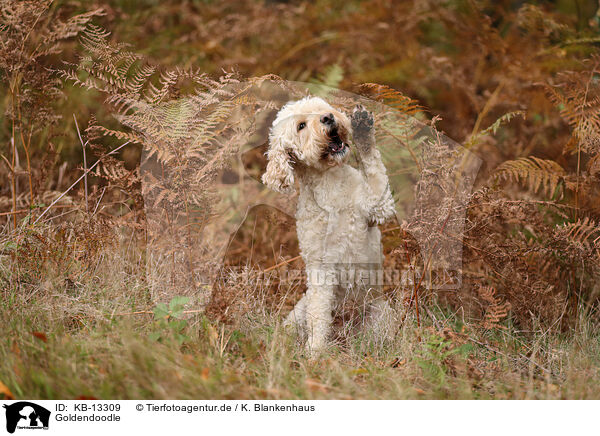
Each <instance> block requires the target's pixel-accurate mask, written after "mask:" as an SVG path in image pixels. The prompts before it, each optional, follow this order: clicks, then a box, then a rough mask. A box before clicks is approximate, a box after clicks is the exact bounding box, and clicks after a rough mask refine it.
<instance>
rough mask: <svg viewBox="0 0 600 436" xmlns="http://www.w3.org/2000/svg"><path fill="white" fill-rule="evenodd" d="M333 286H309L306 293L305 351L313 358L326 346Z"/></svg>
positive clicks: (330, 319)
mask: <svg viewBox="0 0 600 436" xmlns="http://www.w3.org/2000/svg"><path fill="white" fill-rule="evenodd" d="M334 294H335V286H334V285H330V284H324V285H322V284H319V285H311V286H309V288H308V291H307V292H306V297H307V304H306V327H307V331H308V340H307V342H306V348H307V350H308V351H309V352H310V353H311V354H312V355H313V356H314V355H316V354H318V353H319V352H320V351H322V350H323V349H324V348H325V347H326V346H327V338H328V336H329V332H330V330H331V325H332V323H333V316H332V313H331V312H332V309H333V302H334Z"/></svg>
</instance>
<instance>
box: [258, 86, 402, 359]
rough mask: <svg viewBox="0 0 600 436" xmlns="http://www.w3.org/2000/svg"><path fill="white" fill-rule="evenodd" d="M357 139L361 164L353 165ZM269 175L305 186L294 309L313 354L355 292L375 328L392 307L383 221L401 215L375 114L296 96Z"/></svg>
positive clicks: (283, 114) (274, 185)
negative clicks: (301, 280)
mask: <svg viewBox="0 0 600 436" xmlns="http://www.w3.org/2000/svg"><path fill="white" fill-rule="evenodd" d="M351 139H352V142H353V145H354V146H355V148H356V150H357V152H358V157H359V162H360V164H359V169H356V168H354V167H352V166H350V165H349V164H347V162H346V161H347V159H348V156H349V155H350V140H351ZM266 156H267V167H266V171H265V173H264V174H263V176H262V181H263V183H264V184H265V185H267V186H268V187H270V188H271V189H273V190H275V191H277V192H280V193H293V192H295V189H296V188H295V185H296V181H297V182H298V186H299V196H298V204H297V210H296V227H297V232H298V240H299V245H300V253H301V256H302V259H303V260H304V263H305V265H306V277H307V290H306V293H305V295H304V296H303V297H302V299H301V300H300V301H299V302H298V303H297V304H296V306H295V308H294V309H293V310H292V312H291V313H290V314H289V315H288V317H287V319H286V321H285V323H284V324H285V325H292V326H296V327H297V328H298V330H299V332H300V333H301V335H302V337H304V339H305V340H306V348H307V349H308V351H309V352H310V353H313V354H314V353H319V352H321V351H323V350H324V349H325V348H326V347H327V344H328V336H329V333H330V331H331V326H332V322H333V314H332V312H333V310H334V309H335V307H336V305H337V304H339V303H340V302H341V301H343V300H344V299H345V298H348V297H349V296H350V295H352V298H356V297H358V298H360V299H361V300H359V301H364V302H365V307H368V309H369V313H368V317H369V319H370V323H371V325H372V326H373V328H375V329H376V331H379V330H381V328H385V324H386V322H389V321H387V320H386V318H387V315H386V314H389V311H390V307H389V305H388V304H387V302H386V301H385V299H384V298H383V296H382V293H381V284H380V283H376V282H377V280H373V272H375V273H376V275H377V276H378V277H379V278H380V277H381V275H380V274H378V272H379V273H381V272H382V271H381V267H382V260H383V250H382V245H381V233H380V231H379V228H378V227H377V224H382V223H384V222H385V221H387V220H388V219H390V218H391V217H393V216H394V215H395V207H394V200H393V197H392V193H391V190H390V186H389V182H388V177H387V175H386V170H385V166H384V165H383V162H382V160H381V155H380V153H379V151H378V150H377V148H376V146H375V132H374V118H373V114H372V113H370V112H368V111H367V110H365V109H364V108H363V107H362V106H361V105H357V106H356V107H355V108H354V111H353V113H352V114H351V115H350V117H348V116H347V115H346V114H345V113H343V112H342V111H339V110H337V109H335V108H334V107H332V106H331V105H330V104H329V103H327V102H326V101H325V100H323V99H321V98H319V97H305V98H303V99H301V100H298V101H290V102H288V103H287V104H285V105H284V106H283V107H282V108H281V109H280V110H279V112H278V113H277V116H276V118H275V120H274V121H273V124H272V126H271V129H270V131H269V148H268V150H267V153H266Z"/></svg>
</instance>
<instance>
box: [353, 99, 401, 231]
mask: <svg viewBox="0 0 600 436" xmlns="http://www.w3.org/2000/svg"><path fill="white" fill-rule="evenodd" d="M351 123H352V136H353V140H354V145H356V148H357V149H358V154H359V157H360V161H361V170H362V172H363V175H364V177H365V180H366V182H367V186H368V189H367V190H368V197H369V198H368V199H367V201H368V208H369V221H370V222H372V223H374V224H382V223H384V222H385V221H386V220H387V219H389V218H391V217H392V216H393V215H394V212H395V207H394V199H393V197H392V192H391V189H390V184H389V181H388V177H387V174H386V171H385V166H384V165H383V162H382V160H381V154H380V153H379V150H377V147H376V146H375V129H374V127H373V124H374V119H373V114H371V113H370V112H368V111H367V110H366V109H365V108H364V107H363V106H361V105H357V106H356V107H355V108H354V112H353V113H352V117H351Z"/></svg>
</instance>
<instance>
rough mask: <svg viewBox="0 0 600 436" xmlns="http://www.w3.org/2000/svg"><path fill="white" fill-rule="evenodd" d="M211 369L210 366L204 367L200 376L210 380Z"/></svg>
mask: <svg viewBox="0 0 600 436" xmlns="http://www.w3.org/2000/svg"><path fill="white" fill-rule="evenodd" d="M208 375H209V370H208V368H202V372H200V377H201V378H202V380H208Z"/></svg>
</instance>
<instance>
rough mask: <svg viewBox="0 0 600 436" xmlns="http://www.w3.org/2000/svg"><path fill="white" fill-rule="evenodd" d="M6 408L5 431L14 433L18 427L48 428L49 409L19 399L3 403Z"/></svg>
mask: <svg viewBox="0 0 600 436" xmlns="http://www.w3.org/2000/svg"><path fill="white" fill-rule="evenodd" d="M3 407H4V408H5V409H6V431H8V432H9V433H14V432H15V430H16V429H17V428H18V429H44V430H47V429H48V424H49V423H50V411H49V410H48V409H45V408H43V407H42V406H38V405H37V404H35V403H30V402H29V401H19V402H16V403H13V404H10V405H8V406H7V405H6V404H5V405H3Z"/></svg>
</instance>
